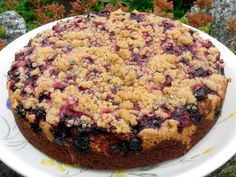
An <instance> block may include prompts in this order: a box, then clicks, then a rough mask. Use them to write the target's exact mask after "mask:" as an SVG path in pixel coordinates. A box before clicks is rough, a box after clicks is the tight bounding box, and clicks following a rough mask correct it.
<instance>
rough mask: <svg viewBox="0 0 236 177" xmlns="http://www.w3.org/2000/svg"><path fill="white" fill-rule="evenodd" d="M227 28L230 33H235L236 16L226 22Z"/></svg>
mask: <svg viewBox="0 0 236 177" xmlns="http://www.w3.org/2000/svg"><path fill="white" fill-rule="evenodd" d="M227 24H228V29H229V31H230V32H232V33H236V17H235V18H233V19H231V20H230V21H228V22H227Z"/></svg>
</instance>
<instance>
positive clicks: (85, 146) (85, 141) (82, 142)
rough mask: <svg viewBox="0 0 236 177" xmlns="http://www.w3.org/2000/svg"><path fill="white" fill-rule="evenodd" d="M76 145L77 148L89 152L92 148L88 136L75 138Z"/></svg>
mask: <svg viewBox="0 0 236 177" xmlns="http://www.w3.org/2000/svg"><path fill="white" fill-rule="evenodd" d="M75 146H76V148H77V149H79V150H80V151H83V152H87V151H89V149H90V145H89V137H88V136H79V137H77V138H76V139H75Z"/></svg>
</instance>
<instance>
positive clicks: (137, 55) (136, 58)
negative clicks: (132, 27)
mask: <svg viewBox="0 0 236 177" xmlns="http://www.w3.org/2000/svg"><path fill="white" fill-rule="evenodd" d="M141 59H142V58H141V56H140V54H138V53H134V54H133V55H132V57H131V60H132V61H136V62H137V61H140V60H141Z"/></svg>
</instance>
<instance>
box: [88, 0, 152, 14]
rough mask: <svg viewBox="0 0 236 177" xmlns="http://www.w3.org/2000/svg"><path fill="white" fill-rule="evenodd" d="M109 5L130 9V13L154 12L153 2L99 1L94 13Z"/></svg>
mask: <svg viewBox="0 0 236 177" xmlns="http://www.w3.org/2000/svg"><path fill="white" fill-rule="evenodd" d="M107 5H109V6H111V7H116V6H124V7H128V9H129V11H133V10H138V11H140V12H151V11H152V10H153V0H142V1H140V0H98V5H97V6H96V7H93V8H92V11H96V12H98V11H100V10H101V9H103V8H105V7H106V6H107Z"/></svg>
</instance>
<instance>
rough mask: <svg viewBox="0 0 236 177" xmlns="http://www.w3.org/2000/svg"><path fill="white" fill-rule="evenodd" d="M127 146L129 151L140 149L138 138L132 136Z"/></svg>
mask: <svg viewBox="0 0 236 177" xmlns="http://www.w3.org/2000/svg"><path fill="white" fill-rule="evenodd" d="M128 148H129V150H130V151H140V150H141V141H140V139H138V138H133V139H131V140H130V141H129V142H128Z"/></svg>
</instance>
